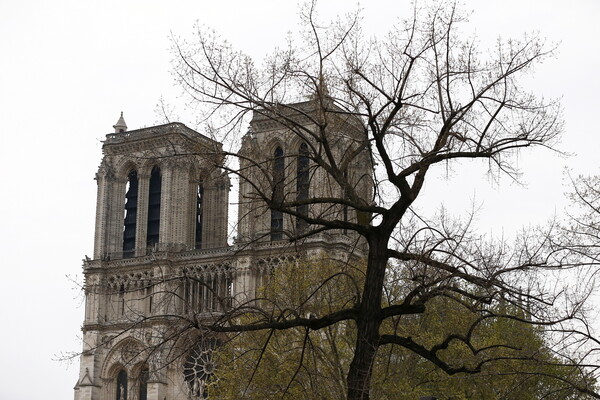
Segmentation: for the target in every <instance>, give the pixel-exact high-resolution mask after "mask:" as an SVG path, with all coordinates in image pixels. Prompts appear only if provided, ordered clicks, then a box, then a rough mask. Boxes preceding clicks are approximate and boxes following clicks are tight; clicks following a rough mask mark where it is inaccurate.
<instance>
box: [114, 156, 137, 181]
mask: <svg viewBox="0 0 600 400" xmlns="http://www.w3.org/2000/svg"><path fill="white" fill-rule="evenodd" d="M115 171H116V173H115V176H116V177H117V179H119V180H123V181H125V182H126V181H127V176H128V175H129V173H130V172H131V171H136V173H137V174H138V176H139V175H140V166H139V165H138V164H137V163H136V162H135V161H133V160H131V159H125V160H122V161H121V162H119V164H118V165H117V166H116V167H115Z"/></svg>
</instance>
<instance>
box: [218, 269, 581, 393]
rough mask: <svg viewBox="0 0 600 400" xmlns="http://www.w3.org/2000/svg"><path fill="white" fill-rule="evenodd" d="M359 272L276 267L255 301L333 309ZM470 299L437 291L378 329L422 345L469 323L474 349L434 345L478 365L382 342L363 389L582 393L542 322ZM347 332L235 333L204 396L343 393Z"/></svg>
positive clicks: (348, 297)
mask: <svg viewBox="0 0 600 400" xmlns="http://www.w3.org/2000/svg"><path fill="white" fill-rule="evenodd" d="M362 271H363V267H362V266H360V265H359V266H358V267H351V266H348V265H340V264H339V263H336V262H332V261H308V262H298V263H290V264H287V265H284V266H281V267H278V268H277V269H276V270H275V271H273V274H272V275H271V277H270V280H269V282H268V283H267V284H266V286H265V287H264V288H263V289H262V293H263V295H264V296H263V299H262V300H261V302H262V304H261V308H262V309H265V307H266V308H267V309H269V307H271V309H272V311H273V312H274V313H275V312H277V314H278V315H283V317H282V318H295V317H302V316H308V317H309V318H310V316H313V317H318V316H319V315H322V314H323V313H331V312H334V311H336V310H339V309H341V308H343V307H347V306H348V302H351V301H356V296H357V289H356V288H357V287H360V283H361V281H362ZM290 277H291V278H290ZM393 290H398V288H388V292H392V291H393ZM470 306H472V304H469V303H468V302H466V301H465V300H464V299H462V301H460V302H459V301H457V299H452V298H449V297H444V296H440V297H436V298H434V299H432V300H431V301H430V302H429V303H428V305H427V308H426V310H425V312H424V313H423V314H419V315H412V316H403V317H398V318H394V319H390V320H388V321H386V323H385V324H384V325H383V326H382V328H381V334H392V333H393V334H396V335H398V336H406V337H409V336H410V337H412V339H413V340H416V341H417V342H418V343H419V344H421V345H422V346H424V347H426V348H431V347H432V346H435V345H436V344H439V343H440V342H442V341H443V340H444V339H445V338H446V337H447V336H448V335H457V336H463V335H467V334H469V332H470V334H471V337H470V338H471V345H472V346H473V348H470V347H468V346H467V345H465V344H464V343H463V342H461V341H460V340H452V341H450V343H449V345H448V347H447V348H446V349H444V350H442V351H441V352H440V354H441V358H442V359H443V360H444V361H445V362H447V363H448V364H450V365H456V366H460V365H469V366H471V367H475V366H477V365H481V372H480V373H477V374H464V373H461V374H455V375H447V374H445V373H444V372H442V371H441V370H440V369H439V368H438V367H437V366H435V365H434V364H433V363H431V362H430V361H428V360H426V359H424V358H422V357H421V356H419V355H418V354H416V353H415V352H413V351H410V350H408V349H405V348H403V347H401V346H397V345H385V346H381V347H380V348H379V350H378V353H377V359H376V363H375V365H374V371H373V382H372V385H371V398H372V399H381V400H384V399H389V400H392V399H393V400H415V399H419V398H420V397H421V396H426V395H433V396H436V397H437V398H438V399H454V400H459V399H482V400H488V399H489V400H500V399H518V400H534V399H535V400H537V399H542V398H543V399H549V400H558V399H585V398H587V397H586V396H585V395H582V394H580V393H579V392H576V391H575V390H574V389H573V388H572V385H570V384H569V383H567V382H564V381H569V382H571V383H573V382H575V383H581V382H583V381H584V380H585V378H586V377H585V376H584V375H583V372H582V371H581V370H580V369H578V368H575V367H571V366H569V365H568V364H566V363H565V362H564V361H562V360H559V359H557V358H556V357H553V356H552V354H550V353H549V352H548V350H547V349H546V347H545V345H544V343H545V340H544V336H543V334H542V333H541V330H539V329H537V328H536V327H535V326H534V325H531V324H528V323H526V322H522V321H519V320H517V319H514V318H504V317H500V316H493V315H491V314H487V315H486V316H485V318H481V317H482V315H480V314H479V313H477V312H476V311H472V310H471V309H470V308H469V307H470ZM505 307H506V306H502V305H498V306H497V308H498V313H499V314H501V315H504V313H503V312H502V311H506V310H503V308H505ZM512 311H515V310H512ZM521 313H525V312H524V311H523V312H521ZM512 314H513V315H515V314H518V312H517V313H514V312H513V313H512ZM523 316H524V317H525V315H523ZM243 322H245V323H252V322H254V321H252V320H245V321H243ZM355 334H356V326H355V324H354V322H353V321H352V320H346V321H342V322H340V323H337V324H335V325H332V326H328V327H326V328H324V329H321V330H318V331H310V330H307V329H306V328H293V329H288V330H283V331H250V332H244V333H240V334H237V335H236V336H233V337H231V338H230V340H229V341H228V342H227V343H225V345H224V346H223V347H222V348H221V349H220V351H219V352H218V355H217V358H218V359H217V363H218V365H219V367H218V369H217V372H216V376H217V378H218V379H217V380H216V381H215V383H216V384H215V385H214V387H213V388H212V389H211V395H215V396H216V397H217V398H219V399H231V400H233V399H280V398H286V399H323V400H342V399H345V398H346V381H345V377H346V374H347V371H348V368H349V364H350V361H351V360H352V356H353V353H352V351H353V349H354V346H355V340H356V336H355ZM474 349H478V350H479V351H477V352H474V351H473V350H474ZM563 380H564V381H563Z"/></svg>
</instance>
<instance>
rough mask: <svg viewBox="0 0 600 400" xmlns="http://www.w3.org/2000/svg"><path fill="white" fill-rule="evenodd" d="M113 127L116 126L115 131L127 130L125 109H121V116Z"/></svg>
mask: <svg viewBox="0 0 600 400" xmlns="http://www.w3.org/2000/svg"><path fill="white" fill-rule="evenodd" d="M113 128H115V133H123V132H127V124H126V123H125V119H124V118H123V111H121V116H120V117H119V120H118V121H117V123H116V124H115V125H113Z"/></svg>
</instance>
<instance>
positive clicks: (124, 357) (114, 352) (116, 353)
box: [100, 337, 146, 380]
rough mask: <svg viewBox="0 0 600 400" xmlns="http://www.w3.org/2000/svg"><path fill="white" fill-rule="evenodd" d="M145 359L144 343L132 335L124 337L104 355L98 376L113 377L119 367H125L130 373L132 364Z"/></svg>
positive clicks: (103, 377)
mask: <svg viewBox="0 0 600 400" xmlns="http://www.w3.org/2000/svg"><path fill="white" fill-rule="evenodd" d="M145 361H146V351H145V346H144V344H143V343H142V342H140V341H139V340H137V339H135V338H133V337H126V338H124V339H122V340H121V341H119V342H118V343H117V344H115V345H114V346H113V347H112V348H111V349H110V351H109V352H108V354H107V355H106V358H105V359H104V364H103V365H102V369H101V370H100V377H101V378H102V379H109V380H110V379H113V378H115V377H116V376H117V375H116V374H118V372H119V371H120V370H121V369H125V370H126V371H127V373H128V374H130V372H131V371H132V367H133V366H135V365H138V364H139V363H142V362H145Z"/></svg>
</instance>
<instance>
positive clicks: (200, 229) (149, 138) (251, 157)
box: [75, 102, 372, 400]
mask: <svg viewBox="0 0 600 400" xmlns="http://www.w3.org/2000/svg"><path fill="white" fill-rule="evenodd" d="M295 106H296V107H297V108H299V109H302V108H303V107H304V108H306V107H309V106H310V102H305V103H298V104H296V105H295ZM114 129H115V132H114V133H111V134H108V135H107V136H106V139H105V141H104V144H103V147H102V151H103V158H102V161H101V163H100V166H99V168H98V172H97V174H96V180H97V184H98V197H97V203H96V225H95V237H94V253H93V257H92V258H89V257H87V256H86V259H85V260H84V264H83V271H84V276H85V296H86V303H85V319H84V322H83V327H82V331H83V350H82V353H81V359H80V374H79V379H78V381H77V383H76V386H75V400H188V399H204V398H209V393H208V390H207V388H206V382H207V380H209V379H210V376H211V372H212V368H213V366H212V363H211V352H212V351H218V344H219V338H218V337H216V336H214V335H212V336H211V335H210V334H206V335H199V334H198V332H197V331H198V329H196V327H195V326H194V323H193V322H194V321H197V320H201V319H206V320H210V319H215V318H219V316H220V315H223V314H224V313H225V312H227V310H230V309H232V308H235V307H237V306H239V305H240V304H244V303H247V302H249V301H252V299H254V298H255V296H256V292H257V290H258V289H259V288H260V287H261V285H263V283H264V280H265V279H268V275H269V271H271V270H272V268H276V267H277V265H278V264H281V263H282V262H289V261H290V260H298V259H301V256H302V255H304V256H306V255H307V254H308V255H311V254H312V255H316V254H319V253H323V252H326V253H327V254H328V255H330V256H332V257H338V258H340V259H342V258H344V257H346V258H347V257H348V255H349V254H356V252H357V251H360V250H357V249H360V246H357V242H359V241H357V240H356V238H355V237H353V236H352V234H350V233H348V232H344V231H342V230H340V231H339V232H334V233H327V234H324V233H319V234H314V235H304V236H305V237H303V235H302V233H303V232H304V231H305V230H306V229H307V226H306V223H305V222H304V221H303V220H302V219H299V218H294V217H293V216H290V215H289V214H287V213H284V212H282V211H280V210H277V209H276V208H274V207H269V206H267V205H266V203H265V202H264V199H261V196H259V195H257V193H260V192H261V191H260V190H259V189H260V186H261V183H260V182H261V180H260V178H257V180H256V181H252V180H251V179H242V178H241V177H240V178H238V179H236V181H239V184H238V190H237V191H238V193H239V194H238V204H237V215H238V216H237V221H236V223H235V225H233V226H229V225H228V215H229V193H230V187H231V183H230V176H236V173H235V172H236V171H244V170H248V171H251V172H250V173H252V168H255V166H256V165H259V163H264V164H261V165H264V166H265V167H264V169H266V170H268V172H269V174H270V175H271V176H272V180H271V183H270V185H271V186H269V187H268V188H267V189H266V191H268V192H269V193H271V195H272V196H273V198H274V199H276V200H277V199H281V200H283V199H284V198H289V197H290V196H293V197H294V198H295V199H298V200H304V199H309V198H312V197H315V196H317V195H321V196H326V195H328V196H331V195H337V196H343V194H340V193H337V192H340V191H342V189H341V188H339V187H337V188H336V187H335V185H332V184H331V183H330V182H328V177H327V176H326V174H325V173H324V172H323V171H320V170H319V169H314V170H312V169H311V160H310V157H309V149H308V147H307V144H306V142H303V141H302V140H300V138H299V137H298V136H297V135H294V134H292V133H291V132H289V130H288V129H287V128H286V127H284V126H282V125H280V124H277V123H274V122H273V121H272V120H271V119H269V118H267V117H265V116H264V115H260V114H257V113H255V115H254V117H253V118H252V121H251V122H250V128H249V130H248V133H247V134H246V135H244V137H243V139H242V144H241V149H240V150H239V152H238V154H237V156H238V159H239V165H237V166H236V167H235V168H234V167H231V166H229V165H228V163H229V162H230V160H229V159H228V158H227V157H226V154H225V152H224V151H223V148H222V144H221V143H219V142H217V141H215V140H212V139H210V138H208V137H206V136H204V135H202V134H200V133H198V132H196V131H194V130H192V129H190V128H188V127H186V126H185V125H183V124H181V123H176V122H174V123H168V124H165V125H159V126H154V127H149V128H143V129H137V130H128V129H127V125H126V123H125V120H124V119H123V114H121V117H120V118H119V120H118V122H117V123H116V125H114ZM351 136H352V135H351V134H348V133H347V132H346V133H345V134H344V135H341V136H340V140H339V141H338V142H337V143H338V147H339V149H340V151H343V149H344V148H346V149H347V148H348V144H347V143H346V142H344V140H347V138H348V137H351ZM257 162H258V163H257ZM369 163H370V161H369V160H368V158H367V157H364V160H363V162H362V165H361V163H355V164H354V165H353V166H351V168H350V169H349V174H355V175H356V176H357V177H358V176H359V173H363V176H364V171H369V170H370V164H369ZM253 166H254V167H253ZM361 171H363V172H361ZM366 174H367V177H368V176H370V175H369V174H370V173H368V172H367V173H366ZM351 179H353V178H351ZM354 180H355V181H356V185H357V187H359V189H360V190H361V191H362V192H363V193H364V194H365V198H369V197H370V196H372V194H371V193H372V189H371V185H372V183H371V181H370V180H369V179H362V181H361V180H360V179H359V178H356V179H354ZM257 182H258V183H257ZM336 191H337V192H336ZM333 192H336V193H333ZM298 203H299V204H298V205H297V206H295V211H296V212H297V213H298V214H304V215H308V214H309V213H311V214H312V213H321V215H324V214H326V213H336V218H339V219H342V220H343V219H348V218H357V217H356V215H354V216H352V215H350V214H351V213H348V210H347V208H345V207H338V208H335V209H328V210H325V209H319V208H318V207H320V205H319V204H308V203H307V204H303V203H302V201H299V202H298ZM231 231H234V232H235V235H236V236H235V238H234V239H233V240H232V243H229V242H228V233H229V232H231ZM290 237H296V238H302V240H290ZM215 349H217V350H215Z"/></svg>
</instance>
